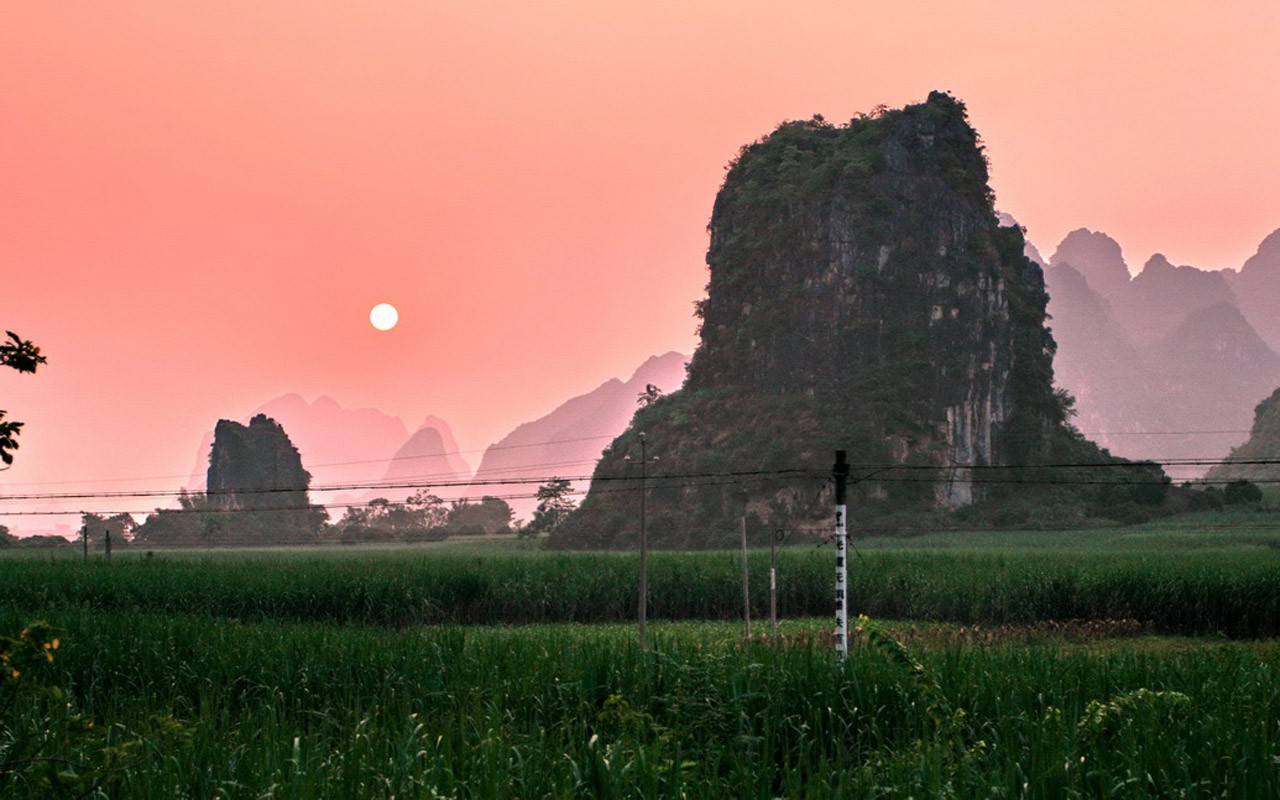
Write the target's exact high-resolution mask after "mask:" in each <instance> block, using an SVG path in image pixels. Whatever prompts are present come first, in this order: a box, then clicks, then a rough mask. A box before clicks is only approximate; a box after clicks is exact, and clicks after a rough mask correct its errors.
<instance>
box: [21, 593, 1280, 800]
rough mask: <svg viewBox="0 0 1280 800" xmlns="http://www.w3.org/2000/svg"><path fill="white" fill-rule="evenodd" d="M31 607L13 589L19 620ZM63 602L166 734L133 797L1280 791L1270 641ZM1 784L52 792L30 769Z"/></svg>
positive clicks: (123, 688)
mask: <svg viewBox="0 0 1280 800" xmlns="http://www.w3.org/2000/svg"><path fill="white" fill-rule="evenodd" d="M21 621H22V617H21V616H20V615H18V614H16V613H14V612H3V613H0V628H3V629H6V630H12V629H14V628H15V626H18V625H20V624H21ZM50 621H51V622H53V623H54V624H57V625H59V626H61V627H62V628H63V629H64V630H65V633H64V636H63V646H62V648H61V650H60V651H59V654H58V658H57V660H56V661H55V663H54V664H53V667H54V668H56V673H55V674H54V675H53V676H52V677H53V679H54V680H55V682H57V683H59V684H61V685H62V686H64V687H65V688H66V689H67V690H68V692H69V697H70V698H72V702H73V704H74V705H75V706H76V707H77V709H78V710H79V711H81V712H85V713H87V714H89V715H91V717H92V718H93V719H94V720H95V721H96V722H97V724H98V725H101V726H109V727H110V729H111V730H112V731H116V732H117V733H116V734H114V735H117V736H118V737H120V738H125V737H130V736H138V737H140V738H141V740H142V744H143V746H142V749H141V751H140V755H139V756H138V757H136V758H133V759H131V760H129V761H127V762H126V765H125V766H124V767H123V769H122V771H121V772H120V774H118V775H117V776H116V779H117V783H116V785H114V786H112V787H111V789H110V794H111V796H113V797H120V798H132V797H140V798H141V797H151V798H154V797H194V798H215V797H264V796H267V797H290V798H313V797H333V798H346V797H393V796H394V797H398V798H405V797H408V798H419V797H420V798H430V797H494V798H497V797H525V798H538V797H619V798H620V797H640V796H644V797H681V796H683V797H735V798H757V797H758V798H771V797H797V798H800V797H812V798H818V797H852V798H862V797H867V798H870V797H905V796H917V797H934V796H956V797H1015V796H1016V797H1044V798H1061V797H1175V796H1177V797H1184V796H1185V797H1197V796H1205V797H1207V796H1211V795H1212V796H1214V797H1263V796H1276V793H1277V791H1280V771H1278V770H1277V769H1276V765H1275V762H1274V759H1273V756H1274V754H1275V753H1276V752H1277V746H1280V734H1278V729H1277V725H1276V720H1277V719H1280V696H1278V695H1280V690H1277V684H1276V680H1275V678H1276V671H1277V668H1280V647H1277V646H1276V645H1274V644H1270V643H1267V644H1256V643H1255V644H1217V645H1209V646H1200V647H1193V648H1186V649H1177V648H1175V649H1164V648H1161V649H1144V648H1143V647H1135V648H1132V649H1125V648H1120V649H1115V650H1114V651H1112V652H1090V651H1088V650H1085V649H1082V648H1064V647H1062V646H1060V645H1056V644H1041V645H1032V646H1029V647H1027V646H1019V647H1006V646H994V647H940V648H921V647H918V648H913V650H912V652H911V653H910V654H909V658H911V659H915V660H918V662H919V665H920V672H919V673H916V672H914V671H913V670H911V669H908V668H906V667H904V665H903V663H901V660H900V659H899V658H897V657H895V656H893V654H892V653H889V652H887V650H886V648H885V647H883V646H879V645H877V644H875V643H866V642H864V643H863V644H861V645H860V646H859V647H857V648H855V650H854V652H853V654H852V656H851V658H850V659H849V661H848V662H847V663H845V664H841V663H839V662H836V661H835V660H834V659H833V658H832V657H831V654H830V653H829V652H828V649H827V647H826V646H825V644H819V643H816V642H815V641H814V640H813V639H806V638H805V637H803V636H793V637H792V638H791V639H790V640H789V641H790V644H791V646H789V647H775V646H770V645H764V644H758V643H752V644H746V645H743V644H741V643H739V642H737V641H736V637H735V634H736V629H734V628H733V627H732V626H729V625H719V626H716V625H710V626H708V625H691V624H682V625H665V626H664V625H658V626H656V627H655V631H654V633H655V636H654V639H655V644H654V646H653V647H652V648H651V649H650V650H648V651H642V650H640V649H639V648H638V647H637V646H636V645H635V643H634V636H633V631H632V630H631V629H630V628H628V627H622V626H574V625H569V626H534V627H517V628H476V627H458V626H443V627H436V628H431V629H426V630H419V631H411V632H410V631H393V630H389V629H386V628H380V627H359V626H333V625H316V624H306V623H246V622H236V621H231V620H225V619H213V618H208V617H200V616H181V617H168V616H163V615H156V614H144V613H133V612H130V613H124V612H114V611H113V612H102V611H89V610H66V611H62V612H58V613H56V614H53V615H52V617H51V620H50ZM792 631H793V632H795V631H796V628H795V627H794V626H792ZM926 682H927V683H928V684H929V685H931V686H934V687H935V688H933V689H928V690H926V689H925V688H922V687H923V686H924V684H925V683H926ZM18 713H19V721H20V723H21V725H24V726H27V727H36V726H39V725H42V724H46V725H47V723H48V720H42V719H39V718H38V717H35V716H28V717H26V718H23V717H21V714H23V713H26V714H29V715H33V714H35V713H36V711H35V710H34V708H28V709H18ZM58 713H61V712H58ZM157 719H172V720H173V721H174V726H177V727H179V729H180V730H181V735H178V736H172V735H168V736H166V735H164V734H163V731H161V730H160V728H158V727H157V724H156V720H157ZM171 727H172V726H171ZM158 731H159V732H158ZM0 794H6V796H16V797H22V796H38V794H37V793H36V791H35V790H34V788H33V787H30V786H26V785H24V784H22V783H21V782H19V781H10V782H9V783H7V784H0Z"/></svg>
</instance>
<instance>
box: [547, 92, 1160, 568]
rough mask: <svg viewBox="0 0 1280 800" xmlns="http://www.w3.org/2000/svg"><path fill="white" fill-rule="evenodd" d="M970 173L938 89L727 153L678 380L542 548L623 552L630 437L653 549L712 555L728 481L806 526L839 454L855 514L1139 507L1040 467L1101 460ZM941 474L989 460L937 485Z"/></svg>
mask: <svg viewBox="0 0 1280 800" xmlns="http://www.w3.org/2000/svg"><path fill="white" fill-rule="evenodd" d="M987 176H988V171H987V164H986V160H985V156H984V154H983V149H982V145H981V143H980V141H979V139H978V136H977V134H976V132H975V131H974V130H973V128H972V127H971V126H970V125H969V122H968V119H967V116H966V112H965V108H964V105H963V104H962V103H960V102H959V101H958V100H956V99H955V98H953V97H951V96H950V95H946V94H942V93H938V92H934V93H932V94H930V96H929V98H928V100H927V102H925V103H921V104H917V105H910V106H907V107H905V108H902V109H898V110H881V111H878V112H876V113H874V114H871V115H866V116H861V117H858V118H856V119H853V120H851V121H849V122H848V123H847V124H844V125H833V124H831V123H829V122H827V121H826V120H824V119H822V118H821V117H814V118H813V119H810V120H799V121H789V122H784V123H783V124H781V125H779V126H778V127H777V129H776V130H774V131H773V132H772V133H770V134H769V135H768V136H766V137H764V138H763V139H761V140H760V141H757V142H755V143H753V144H751V145H749V146H747V147H744V148H743V149H742V150H741V152H740V153H739V155H738V157H737V158H736V159H735V160H734V162H733V163H731V164H730V165H729V169H728V172H727V174H726V176H725V179H724V184H723V186H722V187H721V189H720V191H719V193H718V194H717V196H716V201H715V207H714V209H713V212H712V218H711V224H710V234H711V242H710V247H709V249H708V252H707V263H708V266H709V267H710V281H709V283H708V286H707V297H706V298H705V299H704V300H701V301H699V302H698V303H697V305H696V314H697V316H698V318H699V319H700V321H701V327H700V337H701V343H700V345H699V347H698V350H697V352H696V353H695V354H694V356H693V359H692V361H691V362H690V364H689V374H688V381H687V382H686V384H685V386H684V388H683V389H681V390H680V391H679V392H676V393H674V394H673V395H671V396H668V397H644V398H642V402H641V408H640V409H639V410H638V411H637V413H636V415H635V417H634V419H633V421H632V425H631V428H630V430H629V431H627V432H626V433H624V434H623V435H622V436H620V437H618V438H617V439H616V440H615V441H614V442H613V443H612V444H611V445H610V447H609V448H608V449H607V450H606V452H605V453H604V457H603V458H602V459H601V460H600V462H599V463H598V465H597V468H596V471H595V474H594V475H593V481H592V492H591V494H589V495H588V496H587V498H586V499H585V500H584V501H583V504H582V507H581V509H580V511H579V512H578V513H577V514H575V515H574V516H573V517H572V518H571V519H570V520H568V521H567V522H566V524H565V525H563V526H562V527H561V529H560V530H559V531H558V532H557V533H556V534H555V535H554V536H553V537H552V544H553V545H554V546H556V547H563V548H575V547H581V548H629V547H633V546H634V544H635V541H636V539H637V538H638V533H639V531H638V529H639V524H638V519H639V513H638V510H639V509H638V506H639V496H640V492H641V489H640V487H639V486H638V481H637V480H636V479H637V478H638V477H639V476H638V475H637V474H636V470H635V467H634V462H631V463H628V462H627V461H626V459H627V457H630V458H632V459H634V458H635V457H636V456H637V455H638V454H637V453H636V450H637V446H636V445H637V441H636V433H637V432H638V431H641V430H643V431H645V432H646V434H647V436H648V437H649V439H648V440H649V442H650V443H651V446H652V448H653V452H654V453H655V454H657V455H659V456H660V457H661V461H660V462H659V464H658V465H657V466H656V468H655V469H654V470H653V472H652V477H653V479H654V480H653V483H652V484H651V485H650V486H648V487H646V489H647V492H648V493H647V494H646V498H647V501H649V502H650V503H651V505H650V506H649V507H648V519H649V520H651V522H652V525H651V526H650V535H651V537H652V540H653V541H655V542H657V543H659V544H660V545H661V546H675V547H690V548H699V547H701V548H710V547H718V546H723V545H724V544H726V543H727V540H728V538H729V536H730V531H731V530H732V529H733V528H734V527H735V522H736V520H735V517H736V515H737V513H738V511H737V510H738V509H739V508H740V506H741V502H740V501H738V500H737V499H735V495H736V494H737V492H738V491H739V490H740V489H743V488H745V489H746V490H747V491H748V492H749V494H750V502H751V504H752V506H753V508H754V509H756V513H758V514H759V515H760V516H761V518H762V519H763V521H764V524H765V526H766V527H789V526H796V525H808V524H812V523H814V522H815V521H817V520H819V519H823V518H825V517H826V516H827V515H828V514H829V510H828V507H829V506H830V504H831V502H830V501H831V498H830V491H829V489H827V490H826V492H825V494H824V487H825V482H826V479H827V477H828V475H829V465H830V463H831V462H830V459H831V457H832V453H833V452H834V451H835V450H837V449H843V450H846V451H847V452H848V453H849V455H850V460H851V461H852V463H854V464H856V465H859V466H862V467H864V468H863V469H862V470H860V471H855V476H854V477H855V480H857V481H859V483H861V484H863V486H862V489H864V490H865V491H864V493H863V494H861V495H860V496H859V501H860V504H859V507H858V509H857V512H858V514H881V513H893V514H896V515H900V516H903V517H905V516H907V515H913V516H914V517H915V520H916V523H917V524H920V523H922V522H923V521H928V520H931V519H932V518H933V516H934V515H935V513H936V511H937V508H938V507H939V505H941V504H943V503H944V500H943V497H944V495H945V497H946V500H945V502H950V501H952V500H955V501H963V500H965V499H966V498H967V497H968V496H969V494H970V492H969V490H970V489H972V495H973V496H975V497H977V498H978V499H979V500H983V499H986V500H989V501H990V502H991V503H992V504H993V505H1003V506H1005V508H1004V509H1002V510H1001V511H1000V512H998V513H992V514H990V515H989V517H990V518H992V519H995V518H997V517H1000V518H1005V517H1016V518H1017V521H1018V523H1019V524H1020V523H1021V522H1025V521H1026V520H1028V519H1031V518H1034V517H1037V516H1040V515H1039V514H1037V513H1036V510H1037V509H1042V510H1043V509H1048V508H1050V507H1052V508H1053V512H1052V513H1053V515H1054V516H1063V517H1067V518H1075V519H1083V518H1085V517H1087V516H1099V515H1102V516H1105V517H1107V518H1111V519H1115V518H1123V519H1126V520H1130V519H1137V518H1141V517H1144V516H1148V515H1154V514H1155V513H1157V512H1155V511H1154V510H1152V509H1155V508H1157V507H1159V506H1160V505H1161V503H1162V498H1163V493H1164V491H1165V487H1163V486H1160V485H1151V486H1148V485H1146V484H1143V485H1138V484H1137V483H1133V484H1132V485H1127V486H1125V487H1124V488H1123V489H1118V488H1115V487H1111V488H1107V489H1105V490H1104V493H1105V494H1106V497H1102V496H1101V494H1102V493H1103V492H1098V491H1095V490H1094V489H1093V488H1091V486H1092V484H1091V482H1089V481H1086V480H1081V479H1080V478H1081V476H1080V475H1076V474H1072V473H1071V472H1070V471H1063V470H1059V471H1056V472H1055V471H1044V468H1045V467H1046V466H1047V465H1050V464H1055V463H1065V464H1074V463H1089V464H1102V463H1110V462H1115V461H1116V459H1113V458H1112V457H1111V456H1110V455H1109V454H1107V453H1106V452H1105V451H1102V450H1100V449H1099V448H1098V447H1096V446H1094V445H1093V444H1091V443H1089V442H1087V441H1086V440H1085V439H1084V437H1083V436H1081V435H1080V434H1079V432H1078V431H1075V430H1074V429H1073V428H1071V427H1070V426H1069V425H1068V419H1069V416H1070V413H1071V399H1070V397H1069V396H1067V395H1066V394H1065V393H1063V392H1059V391H1055V390H1054V388H1053V355H1054V351H1055V349H1056V345H1055V343H1054V340H1053V337H1052V335H1051V334H1050V331H1049V329H1048V328H1047V327H1046V324H1045V322H1046V314H1045V308H1046V304H1047V302H1048V296H1047V294H1046V292H1045V284H1044V277H1043V274H1042V272H1041V270H1040V267H1039V266H1038V265H1036V264H1035V263H1033V262H1031V261H1029V260H1028V259H1027V258H1026V257H1025V256H1024V255H1023V249H1024V246H1025V240H1024V237H1023V232H1022V231H1021V230H1020V229H1019V228H1016V227H1012V228H1005V227H1000V225H999V224H998V221H997V219H996V217H995V213H994V206H993V196H992V193H991V190H990V188H989V187H988V185H987ZM952 463H958V464H960V465H968V464H969V463H972V465H973V466H975V467H978V468H987V467H993V466H1003V465H1008V468H1006V469H1004V470H1002V471H999V472H992V473H985V472H984V473H983V477H985V478H987V479H988V480H987V481H976V482H974V483H972V484H968V483H967V482H965V481H964V479H961V480H960V483H962V484H964V485H963V486H961V487H960V489H959V491H954V492H952V491H949V490H947V491H943V490H946V489H947V487H944V486H942V485H941V483H940V480H941V479H942V478H944V477H947V476H949V475H951V474H953V473H952V472H951V471H950V470H949V469H948V467H949V466H950V465H951V464H952ZM712 464H716V465H723V467H722V474H717V472H715V471H711V470H710V469H708V465H712ZM935 468H936V469H935ZM774 470H776V471H778V472H777V473H776V474H774V475H769V476H767V477H764V476H762V477H760V478H759V479H757V478H754V477H753V478H752V479H750V480H748V479H745V478H741V479H736V480H735V479H734V477H733V476H734V473H741V474H749V475H753V476H755V475H762V474H763V473H768V472H771V471H774ZM782 470H787V471H790V474H786V473H783V472H781V471H782ZM724 473H728V474H724ZM681 475H683V476H695V475H696V476H699V477H698V478H697V479H694V478H685V479H683V480H679V479H677V478H676V477H675V476H681ZM664 477H669V478H670V479H669V480H666V481H664V480H663V478H664ZM1151 480H1152V482H1154V483H1156V484H1158V483H1159V482H1160V478H1152V479H1151ZM1124 482H1125V478H1124V477H1122V478H1118V479H1117V480H1116V481H1114V483H1124ZM1029 486H1045V487H1050V486H1053V487H1054V488H1053V489H1052V490H1050V491H1041V490H1039V489H1028V487H1029ZM1061 487H1066V488H1061ZM885 504H887V505H888V506H889V507H891V508H890V509H888V510H885V509H881V508H879V506H882V505H885ZM1024 512H1025V513H1024Z"/></svg>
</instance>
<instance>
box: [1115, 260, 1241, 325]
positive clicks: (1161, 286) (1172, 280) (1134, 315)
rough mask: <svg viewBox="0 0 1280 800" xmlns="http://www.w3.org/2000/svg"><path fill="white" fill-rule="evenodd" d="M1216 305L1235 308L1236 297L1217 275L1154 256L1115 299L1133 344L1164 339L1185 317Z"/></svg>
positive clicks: (1225, 281) (1219, 275)
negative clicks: (1177, 265) (1180, 265)
mask: <svg viewBox="0 0 1280 800" xmlns="http://www.w3.org/2000/svg"><path fill="white" fill-rule="evenodd" d="M1220 303H1226V304H1228V305H1230V306H1233V307H1235V305H1236V296H1235V293H1234V292H1232V291H1231V287H1230V286H1228V285H1227V279H1226V277H1225V276H1224V275H1223V274H1222V273H1221V272H1208V271H1205V270H1202V269H1196V268H1195V267H1187V266H1182V267H1175V266H1174V265H1173V264H1170V263H1169V259H1167V258H1165V257H1164V256H1163V255H1161V254H1160V253H1156V254H1155V255H1153V256H1152V257H1151V258H1150V259H1148V260H1147V263H1146V265H1145V266H1144V267H1143V268H1142V272H1140V273H1138V275H1137V276H1136V277H1134V279H1133V280H1132V281H1131V282H1130V284H1129V286H1128V287H1127V290H1125V291H1122V292H1121V294H1120V295H1118V296H1117V298H1116V301H1115V304H1116V306H1117V309H1116V310H1117V311H1119V312H1120V313H1121V315H1122V316H1121V319H1123V320H1124V324H1125V326H1126V327H1127V328H1128V330H1129V333H1130V335H1131V336H1133V338H1134V340H1135V341H1136V342H1139V343H1141V342H1148V341H1155V340H1157V339H1160V338H1162V337H1164V336H1168V335H1169V334H1170V333H1171V332H1172V331H1173V330H1174V329H1175V328H1177V327H1178V326H1179V325H1181V324H1182V321H1183V320H1184V319H1186V317H1187V315H1188V314H1192V313H1194V312H1196V311H1199V310H1201V309H1204V308H1208V307H1210V306H1213V305H1218V304H1220Z"/></svg>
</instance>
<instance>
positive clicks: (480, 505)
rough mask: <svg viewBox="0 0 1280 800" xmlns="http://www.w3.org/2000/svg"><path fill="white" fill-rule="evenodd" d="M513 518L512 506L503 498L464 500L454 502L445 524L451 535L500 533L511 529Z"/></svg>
mask: <svg viewBox="0 0 1280 800" xmlns="http://www.w3.org/2000/svg"><path fill="white" fill-rule="evenodd" d="M511 517H512V514H511V506H509V505H507V501H505V500H503V499H501V498H498V497H482V498H480V502H475V501H472V500H466V499H463V500H455V501H453V504H452V505H451V506H450V508H449V519H448V522H446V523H445V524H446V526H447V527H448V528H449V532H450V533H463V534H477V533H486V534H487V533H498V532H500V531H505V530H507V529H509V528H510V527H511Z"/></svg>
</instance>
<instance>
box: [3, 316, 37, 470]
mask: <svg viewBox="0 0 1280 800" xmlns="http://www.w3.org/2000/svg"><path fill="white" fill-rule="evenodd" d="M5 333H7V334H9V340H8V341H7V342H4V343H3V344H0V366H4V367H9V368H10V369H16V370H17V371H18V372H35V371H36V367H38V366H40V365H41V364H43V363H45V357H44V356H42V355H40V348H39V347H36V346H35V345H34V344H32V343H31V342H28V341H25V340H23V339H22V338H20V337H19V336H18V334H16V333H14V332H13V331H5ZM4 415H5V412H4V411H0V461H2V462H4V463H5V464H6V465H7V464H12V463H13V454H12V453H11V452H10V451H11V450H17V449H18V434H19V433H21V432H22V423H21V422H5V421H4Z"/></svg>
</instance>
